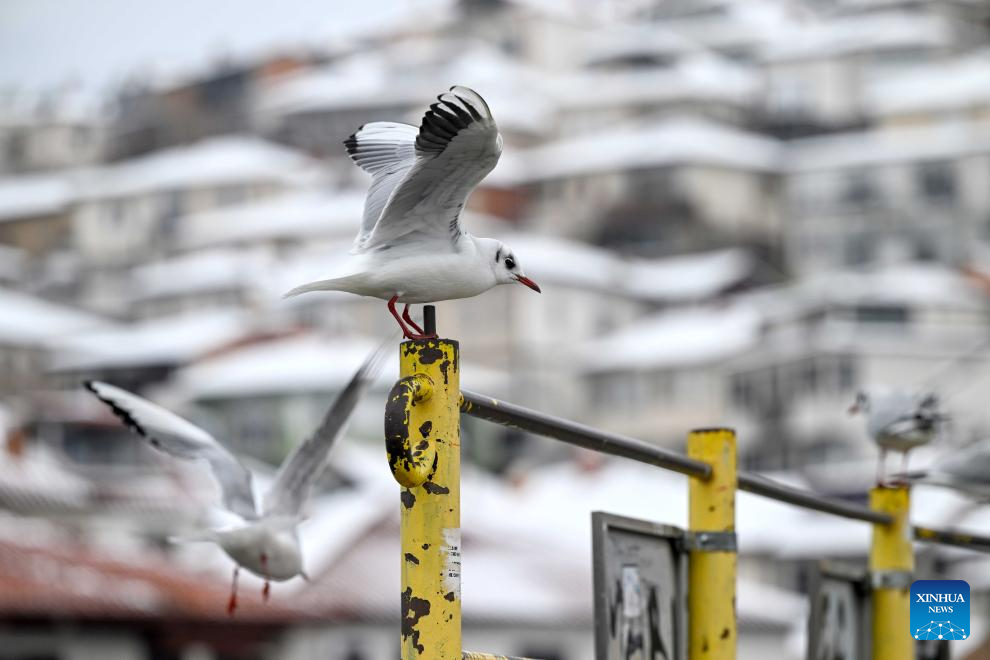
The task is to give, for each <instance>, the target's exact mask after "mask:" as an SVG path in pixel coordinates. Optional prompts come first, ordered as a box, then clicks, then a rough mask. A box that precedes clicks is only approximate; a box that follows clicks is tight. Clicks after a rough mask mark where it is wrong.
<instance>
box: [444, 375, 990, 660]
mask: <svg viewBox="0 0 990 660" xmlns="http://www.w3.org/2000/svg"><path fill="white" fill-rule="evenodd" d="M461 395H462V397H463V400H462V401H461V412H463V413H465V414H468V415H471V416H472V417H477V418H479V419H484V420H487V421H489V422H495V423H496V424H501V425H503V426H512V427H515V428H518V429H521V430H523V431H529V432H531V433H536V434H537V435H543V436H547V437H550V438H555V439H557V440H560V441H562V442H566V443H567V444H570V445H575V446H577V447H583V448H585V449H591V450H593V451H598V452H602V453H604V454H611V455H613V456H621V457H623V458H630V459H632V460H634V461H639V462H641V463H648V464H650V465H655V466H657V467H662V468H667V469H669V470H674V471H675V472H680V473H681V474H687V475H689V476H695V477H702V478H705V479H707V478H708V477H709V476H710V475H711V466H709V465H708V464H707V463H704V462H703V461H696V460H694V459H692V458H688V457H686V456H682V455H680V454H678V453H676V452H671V451H668V450H665V449H661V448H659V447H654V446H653V445H650V444H647V443H645V442H643V441H642V440H636V439H635V438H630V437H627V436H624V435H619V434H616V433H607V432H605V431H600V430H598V429H595V428H592V427H590V426H585V425H584V424H578V423H577V422H572V421H570V420H567V419H563V418H561V417H554V416H553V415H547V414H546V413H541V412H538V411H535V410H530V409H529V408H525V407H523V406H518V405H516V404H514V403H507V402H505V401H501V400H499V399H496V398H493V397H490V396H485V395H483V394H477V393H475V392H469V391H466V390H461ZM737 479H738V488H739V490H742V491H746V492H747V493H753V494H754V495H761V496H763V497H768V498H770V499H773V500H777V501H779V502H786V503H788V504H794V505H796V506H800V507H803V508H806V509H813V510H815V511H821V512H823V513H830V514H833V515H836V516H840V517H843V518H850V519H853V520H862V521H864V522H868V523H875V524H880V525H887V524H890V523H891V522H893V519H892V518H891V517H890V516H889V515H887V514H886V513H881V512H879V511H874V510H873V509H870V508H869V507H865V506H862V505H859V504H853V503H852V502H845V501H843V500H838V499H835V498H831V497H823V496H821V495H818V494H816V493H811V492H808V491H805V490H801V489H800V488H794V487H792V486H787V485H785V484H782V483H779V482H776V481H773V480H772V479H768V478H766V477H764V476H762V475H758V474H751V473H747V472H740V473H739V474H738V477H737ZM913 533H914V539H915V540H916V541H922V542H927V543H938V544H941V545H950V546H955V547H959V548H967V549H969V550H976V551H981V552H990V537H987V536H980V535H977V534H970V533H968V532H954V531H949V530H940V529H932V528H930V527H914V528H913ZM482 657H484V656H482Z"/></svg>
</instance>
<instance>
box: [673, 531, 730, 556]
mask: <svg viewBox="0 0 990 660" xmlns="http://www.w3.org/2000/svg"><path fill="white" fill-rule="evenodd" d="M684 548H685V549H686V550H697V551H698V552H736V551H737V550H738V545H737V543H736V533H735V532H688V533H687V534H685V536H684Z"/></svg>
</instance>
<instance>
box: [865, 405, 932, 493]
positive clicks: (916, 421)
mask: <svg viewBox="0 0 990 660" xmlns="http://www.w3.org/2000/svg"><path fill="white" fill-rule="evenodd" d="M849 413H850V414H852V415H855V414H857V413H864V414H865V415H866V432H867V433H868V434H869V435H870V437H871V438H872V439H873V441H874V442H876V443H877V445H878V446H879V447H880V458H879V462H878V463H877V483H878V484H882V483H883V475H884V463H885V462H886V458H887V451H888V450H892V451H899V452H901V455H902V462H901V472H907V455H908V452H909V451H911V450H912V449H914V448H915V447H918V446H921V445H924V444H928V443H929V442H931V441H932V439H933V438H934V437H935V435H936V433H937V432H938V425H939V423H940V422H942V421H944V420H945V416H944V415H943V414H942V413H941V412H939V409H938V398H937V397H936V396H935V395H934V394H932V393H924V394H912V393H909V392H903V391H897V390H894V391H874V392H871V393H867V392H863V391H861V392H859V393H857V394H856V400H855V402H854V403H853V405H852V406H850V408H849Z"/></svg>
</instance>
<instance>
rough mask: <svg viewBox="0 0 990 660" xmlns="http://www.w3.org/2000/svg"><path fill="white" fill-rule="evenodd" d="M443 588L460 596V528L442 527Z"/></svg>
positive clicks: (456, 596) (457, 596) (457, 597)
mask: <svg viewBox="0 0 990 660" xmlns="http://www.w3.org/2000/svg"><path fill="white" fill-rule="evenodd" d="M443 588H444V589H446V590H447V591H448V592H453V593H454V597H455V598H456V599H457V600H460V598H461V529H460V528H459V527H446V528H444V529H443Z"/></svg>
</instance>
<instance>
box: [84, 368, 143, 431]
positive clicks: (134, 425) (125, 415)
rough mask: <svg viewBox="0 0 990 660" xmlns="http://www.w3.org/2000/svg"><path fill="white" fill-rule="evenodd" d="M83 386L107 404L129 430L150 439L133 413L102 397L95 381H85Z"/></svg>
mask: <svg viewBox="0 0 990 660" xmlns="http://www.w3.org/2000/svg"><path fill="white" fill-rule="evenodd" d="M83 386H84V387H85V388H86V389H87V390H89V391H90V392H92V393H93V395H94V396H95V397H96V398H97V399H99V400H100V401H102V402H103V403H104V404H106V405H107V407H109V408H110V410H111V411H112V412H113V414H114V415H116V416H117V419H119V420H120V421H121V422H123V424H124V426H126V427H127V428H129V429H130V430H131V431H133V432H134V433H137V434H138V435H139V436H141V437H142V438H147V437H148V434H147V432H145V430H144V427H142V426H141V425H140V424H138V422H137V420H136V419H134V417H133V416H132V415H131V413H129V412H128V411H126V410H124V409H123V408H121V407H120V406H118V405H117V403H116V402H115V401H112V400H110V399H108V398H106V397H105V396H102V395H101V394H100V393H99V391H98V390H97V389H96V381H93V380H84V381H83Z"/></svg>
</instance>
